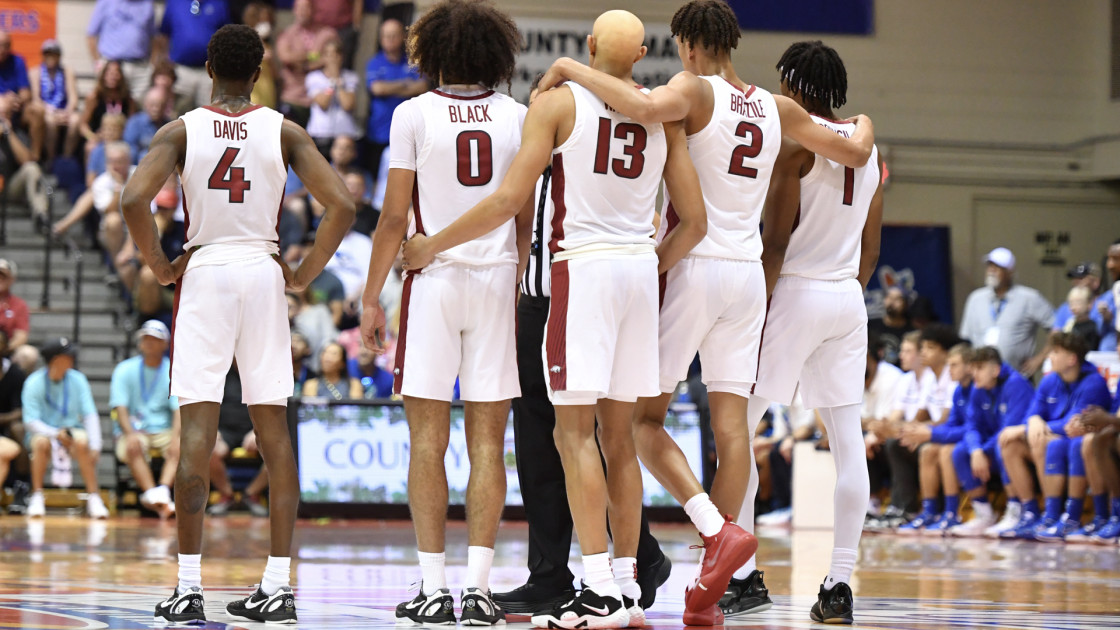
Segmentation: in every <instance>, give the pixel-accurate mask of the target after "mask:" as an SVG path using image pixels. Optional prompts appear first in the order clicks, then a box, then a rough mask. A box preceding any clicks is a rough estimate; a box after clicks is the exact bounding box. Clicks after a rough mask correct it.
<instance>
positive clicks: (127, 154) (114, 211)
mask: <svg viewBox="0 0 1120 630" xmlns="http://www.w3.org/2000/svg"><path fill="white" fill-rule="evenodd" d="M105 163H106V165H107V168H106V170H105V172H104V173H102V174H100V175H98V176H97V178H95V179H94V180H93V185H91V186H90V188H89V190H87V191H86V192H85V193H83V194H82V196H81V197H79V198H78V201H77V202H75V203H74V207H73V208H71V209H70V212H69V213H67V215H66V216H65V217H62V219H60V220H59V221H58V222H57V223H55V224H54V227H53V228H52V231H53V232H54V234H55V235H62V234H65V233H66V231H67V230H69V229H70V228H71V227H72V226H73V225H74V224H75V223H77V222H78V221H81V220H83V219H85V218H86V216H87V215H90V211H91V210H96V214H95V215H90V216H92V217H96V218H97V221H94V220H93V219H88V223H87V225H99V226H100V232H99V234H98V235H97V236H98V241H99V242H100V243H101V247H102V248H103V249H104V250H105V254H106V255H107V256H108V257H109V260H116V258H117V256H118V255H119V254H120V252H121V250H122V249H124V244H125V239H126V238H127V235H126V234H125V225H124V220H123V219H122V218H121V211H120V195H121V190H122V189H123V188H124V184H125V182H127V181H128V178H129V177H131V176H132V171H134V170H136V167H135V166H133V165H132V148H131V147H129V146H128V143H126V142H123V141H122V142H112V143H110V144H109V145H108V146H106V147H105Z"/></svg>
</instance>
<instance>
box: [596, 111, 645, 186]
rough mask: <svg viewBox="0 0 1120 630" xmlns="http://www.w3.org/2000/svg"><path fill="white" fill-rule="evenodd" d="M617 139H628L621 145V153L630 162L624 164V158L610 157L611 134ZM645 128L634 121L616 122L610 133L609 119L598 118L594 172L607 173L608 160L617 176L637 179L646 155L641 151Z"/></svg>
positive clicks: (643, 143)
mask: <svg viewBox="0 0 1120 630" xmlns="http://www.w3.org/2000/svg"><path fill="white" fill-rule="evenodd" d="M612 135H613V136H614V137H615V138H618V139H619V140H627V139H629V140H630V143H629V144H626V145H624V146H623V147H622V153H623V154H624V155H626V156H627V157H629V158H630V164H629V165H627V164H626V160H623V159H620V158H615V159H613V160H612V159H610V158H611V155H610V153H611V136H612ZM646 141H647V136H646V128H645V127H643V126H641V125H638V124H635V123H618V126H617V127H615V128H614V133H613V134H612V133H611V119H610V118H600V119H599V137H598V141H597V143H596V145H595V172H596V173H598V174H600V175H606V174H607V163H608V162H610V167H611V170H612V171H614V174H615V175H618V176H619V177H625V178H626V179H637V178H638V177H639V176H640V175H641V174H642V168H644V167H645V165H646V156H645V155H644V154H643V153H642V151H645V150H646Z"/></svg>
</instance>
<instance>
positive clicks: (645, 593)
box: [637, 554, 673, 609]
mask: <svg viewBox="0 0 1120 630" xmlns="http://www.w3.org/2000/svg"><path fill="white" fill-rule="evenodd" d="M672 570H673V563H672V562H670V561H669V556H666V555H665V554H661V560H659V561H657V562H652V563H650V565H649V566H648V567H643V566H641V565H639V566H638V578H637V582H638V586H639V587H641V589H642V596H641V597H640V598H638V605H639V606H641V607H642V608H643V609H644V608H649V607H650V606H653V602H654V600H655V599H657V589H658V587H660V586H661V585H662V584H664V583H665V581H666V580H668V579H669V573H670V572H672Z"/></svg>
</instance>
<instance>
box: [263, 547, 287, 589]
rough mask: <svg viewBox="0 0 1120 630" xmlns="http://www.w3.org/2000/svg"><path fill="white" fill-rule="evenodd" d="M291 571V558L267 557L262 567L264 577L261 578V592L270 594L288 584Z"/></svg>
mask: <svg viewBox="0 0 1120 630" xmlns="http://www.w3.org/2000/svg"><path fill="white" fill-rule="evenodd" d="M291 573H292V559H291V558H277V557H276V556H269V557H268V564H266V565H265V567H264V577H263V578H261V592H263V593H264V594H265V595H268V596H270V597H271V596H272V595H275V594H276V591H278V590H280V587H282V586H288V585H289V580H290V579H291Z"/></svg>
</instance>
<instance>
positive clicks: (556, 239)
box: [548, 153, 568, 254]
mask: <svg viewBox="0 0 1120 630" xmlns="http://www.w3.org/2000/svg"><path fill="white" fill-rule="evenodd" d="M567 214H568V207H567V206H565V205H564V154H563V153H557V154H556V155H554V156H552V239H550V240H549V241H548V251H550V252H552V253H553V254H555V253H556V252H558V251H560V241H562V240H564V217H565V215H567Z"/></svg>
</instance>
